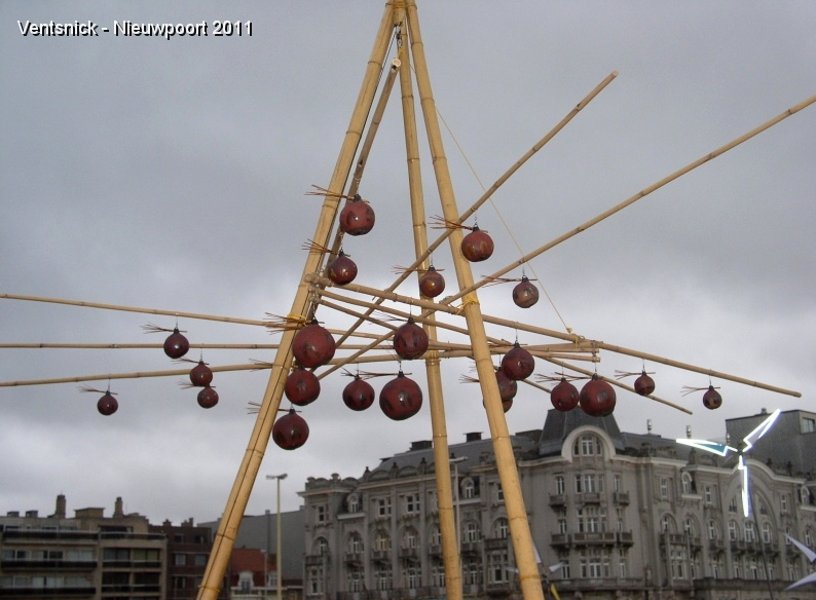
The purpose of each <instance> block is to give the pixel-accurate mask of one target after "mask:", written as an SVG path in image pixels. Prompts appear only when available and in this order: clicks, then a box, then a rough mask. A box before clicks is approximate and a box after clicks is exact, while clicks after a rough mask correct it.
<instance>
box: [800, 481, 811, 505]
mask: <svg viewBox="0 0 816 600" xmlns="http://www.w3.org/2000/svg"><path fill="white" fill-rule="evenodd" d="M799 502H800V503H801V504H804V505H807V504H810V490H809V489H807V486H804V485H803V486H802V487H800V488H799Z"/></svg>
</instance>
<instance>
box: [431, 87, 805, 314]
mask: <svg viewBox="0 0 816 600" xmlns="http://www.w3.org/2000/svg"><path fill="white" fill-rule="evenodd" d="M814 102H816V95H814V96H811V97H810V98H806V99H805V100H803V101H802V102H799V103H798V104H795V105H793V106H791V107H790V108H788V109H787V110H785V111H784V112H782V113H780V114H778V115H776V116H775V117H773V118H772V119H769V120H768V121H766V122H765V123H762V124H761V125H759V126H757V127H755V128H754V129H752V130H751V131H749V132H747V133H744V134H743V135H741V136H739V137H737V138H735V139H733V140H731V141H730V142H728V143H727V144H724V145H722V146H720V147H719V148H717V149H715V150H712V151H711V152H709V153H708V154H705V155H703V156H701V157H700V158H698V159H697V160H694V161H692V162H690V163H689V164H687V165H686V166H684V167H681V168H680V169H677V170H676V171H674V172H673V173H670V174H669V175H667V176H666V177H664V178H663V179H661V180H659V181H657V182H655V183H653V184H652V185H650V186H647V187H645V188H643V189H642V190H640V191H639V192H638V193H636V194H634V195H632V196H630V197H629V198H627V199H626V200H624V201H623V202H620V203H618V204H616V205H615V206H613V207H612V208H609V209H608V210H605V211H604V212H602V213H600V214H599V215H597V216H595V217H593V218H591V219H589V220H588V221H586V222H584V223H583V224H581V225H579V226H578V227H576V228H575V229H572V230H570V231H568V232H566V233H564V234H562V235H560V236H559V237H557V238H555V239H554V240H552V241H550V242H548V243H546V244H544V245H543V246H540V247H538V248H536V249H535V250H533V251H532V252H529V253H527V254H525V255H524V256H522V257H521V258H520V259H518V260H516V261H513V262H512V263H510V264H509V265H507V266H506V267H503V268H501V269H499V270H498V271H496V272H495V273H492V274H490V275H488V276H487V277H485V278H483V279H482V280H480V281H479V282H477V283H474V284H473V286H471V288H469V289H465V290H460V291H459V292H458V293H457V294H454V295H453V296H450V297H448V298H445V299H444V300H443V302H444V303H451V302H454V301H456V300H457V299H459V298H461V297H464V295H465V294H467V293H468V292H470V291H473V290H477V289H479V288H480V287H482V286H483V285H485V284H487V283H490V282H491V281H492V280H494V279H496V278H497V277H501V276H502V275H504V274H506V273H508V272H510V271H512V270H513V269H515V268H517V267H519V266H521V265H523V264H524V263H526V262H529V261H531V260H532V259H534V258H535V257H537V256H539V255H541V254H543V253H544V252H546V251H548V250H551V249H552V248H554V247H555V246H557V245H559V244H561V243H562V242H565V241H567V240H568V239H570V238H572V237H574V236H576V235H578V234H579V233H581V232H583V231H586V230H587V229H589V228H590V227H592V226H593V225H597V224H598V223H600V222H601V221H603V220H605V219H607V218H609V217H611V216H612V215H614V214H616V213H618V212H620V211H622V210H623V209H624V208H626V207H628V206H631V205H632V204H634V203H635V202H637V201H638V200H641V199H642V198H645V197H646V196H648V195H649V194H651V193H652V192H654V191H655V190H659V189H660V188H662V187H663V186H664V185H666V184H668V183H671V182H672V181H674V180H675V179H677V178H679V177H682V176H683V175H686V174H687V173H689V172H691V171H693V170H694V169H696V168H697V167H699V166H701V165H704V164H705V163H707V162H709V161H710V160H713V159H715V158H717V157H718V156H720V155H722V154H724V153H726V152H728V151H729V150H731V149H732V148H735V147H737V146H739V145H740V144H742V143H744V142H747V141H748V140H750V139H751V138H753V137H755V136H757V135H759V134H760V133H762V132H763V131H766V130H767V129H770V128H771V127H773V126H774V125H776V124H777V123H779V122H781V121H783V120H785V119H787V118H788V117H789V116H791V115H793V114H796V113H797V112H799V111H800V110H803V109H805V108H807V107H808V106H810V105H811V104H813V103H814Z"/></svg>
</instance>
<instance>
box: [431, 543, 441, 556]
mask: <svg viewBox="0 0 816 600" xmlns="http://www.w3.org/2000/svg"><path fill="white" fill-rule="evenodd" d="M428 556H442V545H441V544H431V545H429V546H428Z"/></svg>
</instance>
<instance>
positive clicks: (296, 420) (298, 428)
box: [272, 408, 309, 450]
mask: <svg viewBox="0 0 816 600" xmlns="http://www.w3.org/2000/svg"><path fill="white" fill-rule="evenodd" d="M272 439H273V440H274V442H275V443H276V444H277V445H278V446H280V447H281V448H283V449H284V450H295V449H297V448H300V447H301V446H302V445H303V444H305V443H306V440H307V439H309V425H307V424H306V421H305V420H304V419H303V417H301V416H300V415H299V414H297V413H296V412H295V409H294V408H293V409H291V410H290V411H289V412H288V413H286V414H285V415H283V416H282V417H280V418H279V419H278V420H277V421H275V424H274V425H273V426H272Z"/></svg>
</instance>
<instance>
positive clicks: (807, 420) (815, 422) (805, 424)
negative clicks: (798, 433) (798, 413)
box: [802, 417, 816, 433]
mask: <svg viewBox="0 0 816 600" xmlns="http://www.w3.org/2000/svg"><path fill="white" fill-rule="evenodd" d="M814 431H816V419H814V418H812V417H802V433H813V432H814Z"/></svg>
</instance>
